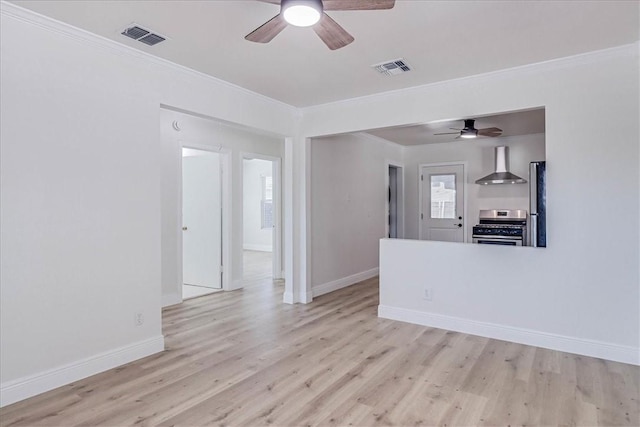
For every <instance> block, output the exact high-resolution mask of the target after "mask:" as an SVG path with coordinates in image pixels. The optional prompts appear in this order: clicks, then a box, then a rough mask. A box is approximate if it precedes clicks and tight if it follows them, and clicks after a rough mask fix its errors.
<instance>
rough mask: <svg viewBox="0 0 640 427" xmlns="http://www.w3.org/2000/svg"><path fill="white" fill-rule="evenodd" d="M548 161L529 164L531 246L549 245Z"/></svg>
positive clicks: (542, 246) (544, 246)
mask: <svg viewBox="0 0 640 427" xmlns="http://www.w3.org/2000/svg"><path fill="white" fill-rule="evenodd" d="M545 172H546V162H531V164H529V203H530V211H529V212H530V213H529V214H530V221H531V224H530V226H529V229H530V230H531V239H529V241H530V242H531V246H534V247H539V248H546V247H547V212H546V211H547V201H546V197H545V192H546V179H545Z"/></svg>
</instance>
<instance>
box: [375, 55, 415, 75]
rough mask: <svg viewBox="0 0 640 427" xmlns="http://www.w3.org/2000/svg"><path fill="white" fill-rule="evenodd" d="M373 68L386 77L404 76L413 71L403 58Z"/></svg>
mask: <svg viewBox="0 0 640 427" xmlns="http://www.w3.org/2000/svg"><path fill="white" fill-rule="evenodd" d="M371 68H373V69H374V70H376V71H377V72H378V73H380V74H384V75H385V76H395V75H396V74H402V73H406V72H407V71H411V67H410V66H409V64H407V61H405V60H404V59H403V58H400V59H394V60H393V61H386V62H381V63H380V64H375V65H372V66H371Z"/></svg>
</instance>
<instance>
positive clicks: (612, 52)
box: [301, 40, 640, 115]
mask: <svg viewBox="0 0 640 427" xmlns="http://www.w3.org/2000/svg"><path fill="white" fill-rule="evenodd" d="M638 56H640V40H639V41H636V42H633V43H631V44H625V45H621V46H615V47H611V48H607V49H602V50H595V51H591V52H586V53H580V54H577V55H572V56H565V57H563V58H556V59H550V60H548V61H542V62H535V63H531V64H525V65H520V66H517V67H511V68H504V69H502V70H496V71H491V72H488V73H483V74H474V75H471V76H465V77H460V78H457V79H450V80H442V81H438V82H433V83H427V84H424V85H419V86H411V87H407V88H402V89H396V90H390V91H386V92H378V93H373V94H371V95H364V96H360V97H355V98H349V99H343V100H339V101H333V102H327V103H324V104H317V105H311V106H309V107H302V108H301V111H302V113H303V115H304V114H306V113H308V112H313V111H318V110H325V109H329V108H333V107H336V106H339V105H344V104H347V103H352V102H355V103H361V102H375V101H376V100H377V99H381V98H387V97H390V96H396V95H404V94H417V93H421V92H427V91H430V90H432V89H433V88H437V87H443V86H444V87H447V86H449V87H451V86H462V85H466V84H477V83H483V82H487V81H495V80H500V79H505V78H510V77H516V76H522V75H523V74H537V73H543V72H548V71H553V70H559V69H563V68H571V67H575V66H581V65H589V64H593V63H597V62H601V61H605V60H610V59H615V58H623V57H638Z"/></svg>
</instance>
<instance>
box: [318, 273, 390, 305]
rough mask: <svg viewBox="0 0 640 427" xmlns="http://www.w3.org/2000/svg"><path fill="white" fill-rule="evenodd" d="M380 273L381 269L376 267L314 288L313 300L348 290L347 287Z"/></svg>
mask: <svg viewBox="0 0 640 427" xmlns="http://www.w3.org/2000/svg"><path fill="white" fill-rule="evenodd" d="M378 272H379V268H377V267H376V268H372V269H371V270H367V271H362V272H360V273H356V274H352V275H351V276H347V277H343V278H341V279H338V280H333V281H331V282H327V283H323V284H322V285H317V286H314V287H313V288H312V292H313V298H315V297H318V296H320V295H324V294H328V293H329V292H333V291H337V290H338V289H342V288H346V287H347V286H351V285H355V284H356V283H358V282H362V281H363V280H367V279H371V278H372V277H376V276H377V275H378Z"/></svg>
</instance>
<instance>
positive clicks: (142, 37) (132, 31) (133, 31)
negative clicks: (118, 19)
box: [121, 24, 166, 46]
mask: <svg viewBox="0 0 640 427" xmlns="http://www.w3.org/2000/svg"><path fill="white" fill-rule="evenodd" d="M121 34H122V35H123V36H127V37H129V38H132V39H134V40H138V41H139V42H142V43H144V44H146V45H149V46H153V45H156V44H158V43H160V42H162V41H165V40H166V37H162V36H160V35H158V34H155V33H152V32H151V31H149V30H146V29H144V28H142V27H140V26H139V25H136V24H131V26H130V27H128V28H125V30H124V31H123V32H122V33H121Z"/></svg>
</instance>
